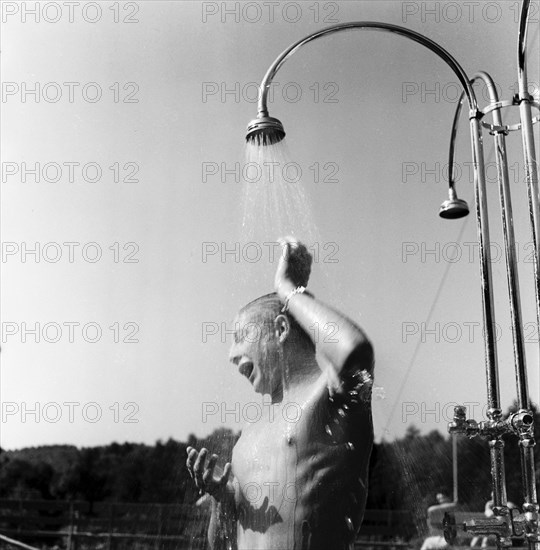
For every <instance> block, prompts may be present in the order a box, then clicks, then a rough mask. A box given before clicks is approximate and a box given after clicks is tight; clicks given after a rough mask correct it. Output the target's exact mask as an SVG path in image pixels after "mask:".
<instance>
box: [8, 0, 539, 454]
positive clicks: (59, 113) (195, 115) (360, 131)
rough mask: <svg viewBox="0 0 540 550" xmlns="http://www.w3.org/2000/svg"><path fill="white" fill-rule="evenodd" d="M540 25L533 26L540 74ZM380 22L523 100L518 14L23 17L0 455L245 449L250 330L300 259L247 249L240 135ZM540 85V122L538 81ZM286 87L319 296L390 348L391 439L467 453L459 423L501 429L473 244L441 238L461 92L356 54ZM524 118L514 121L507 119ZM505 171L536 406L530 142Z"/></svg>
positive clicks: (428, 61) (77, 9)
mask: <svg viewBox="0 0 540 550" xmlns="http://www.w3.org/2000/svg"><path fill="white" fill-rule="evenodd" d="M538 14H539V10H538V3H537V2H536V3H533V7H532V9H531V17H530V30H529V41H528V44H529V46H528V47H529V51H531V52H534V51H538V40H539V39H538V34H539V33H538V27H539V24H538V21H539V18H538ZM362 20H364V21H380V22H386V23H392V24H395V25H401V26H404V27H406V28H408V29H411V30H414V31H417V32H419V33H422V34H424V35H425V36H427V37H429V38H431V39H433V40H435V41H436V42H438V43H439V44H440V45H442V46H443V47H444V48H445V49H447V50H448V51H449V52H450V53H451V54H452V55H453V56H454V57H455V58H456V59H457V60H458V62H459V63H460V64H461V65H462V66H463V68H464V70H465V71H466V73H467V74H468V75H469V76H472V75H473V74H474V73H475V72H476V71H478V70H484V71H487V72H488V73H490V74H491V75H492V77H493V78H494V80H495V82H496V83H497V85H498V87H499V89H500V95H501V99H506V100H508V99H511V97H512V96H513V94H514V93H515V92H516V91H517V88H516V86H517V84H516V80H517V70H516V63H515V58H516V47H517V46H516V43H517V29H518V2H513V1H506V0H503V1H498V2H487V3H480V2H390V1H376V2H375V1H358V2H325V1H320V2H317V1H311V0H308V1H302V2H280V3H277V2H274V3H273V2H264V1H263V2H244V3H240V2H232V1H227V2H192V1H184V0H183V1H169V2H162V1H159V0H157V1H137V2H97V3H96V2H79V3H66V2H64V3H61V2H48V3H37V2H3V3H2V36H1V48H2V58H1V73H2V74H1V76H2V103H1V115H2V117H1V126H0V131H1V138H2V139H1V156H2V166H1V167H2V205H1V209H2V210H1V231H2V264H1V269H2V281H1V291H2V297H1V298H2V299H1V321H2V325H1V328H2V356H1V370H0V382H1V389H0V392H1V393H0V398H1V402H2V410H1V413H2V414H1V422H0V429H1V441H0V444H1V446H2V448H5V449H16V448H21V447H28V446H38V445H45V444H74V445H77V446H93V445H102V444H107V443H110V442H113V441H117V442H123V441H133V442H144V443H149V444H152V443H154V442H155V441H156V440H158V439H162V440H166V439H168V438H169V437H172V438H175V439H179V440H185V439H186V438H187V437H188V435H189V434H191V433H194V434H196V435H198V436H205V435H207V434H209V433H210V432H212V431H213V430H214V429H215V428H218V427H228V428H231V429H234V430H239V429H241V427H242V425H243V424H244V422H245V421H246V420H249V418H250V417H251V416H250V415H252V414H253V411H255V412H256V411H257V410H259V409H260V410H262V408H263V407H265V406H267V403H266V402H264V401H263V402H261V399H260V396H259V395H256V394H254V393H253V391H252V389H251V387H250V385H249V383H248V381H247V380H245V379H244V378H242V377H241V376H240V375H239V374H238V372H237V371H236V369H235V367H234V366H232V365H231V364H230V363H229V362H228V349H229V347H230V345H231V342H232V336H231V330H232V329H233V328H234V325H233V319H234V315H235V313H236V311H237V310H238V309H239V308H240V307H241V306H242V305H244V304H245V303H247V302H248V301H250V300H252V299H254V298H255V297H257V296H259V295H261V294H265V293H267V292H270V291H272V290H273V289H272V281H273V275H274V271H275V268H276V266H277V263H276V257H275V256H273V253H272V251H274V248H273V247H272V246H270V245H268V244H266V245H265V244H264V243H268V242H270V241H275V239H276V238H278V237H279V236H281V235H276V234H271V232H268V234H266V233H265V232H264V231H263V230H262V229H261V227H262V226H257V229H258V230H259V229H260V231H259V234H260V235H259V236H260V240H256V241H249V242H246V241H242V240H241V236H242V227H241V225H242V216H243V212H242V204H243V198H244V192H245V189H244V185H243V183H242V175H243V173H244V172H243V171H244V168H245V151H244V148H245V146H244V135H245V127H246V125H247V123H248V122H249V121H250V120H251V119H253V118H254V117H255V116H256V113H257V109H256V86H257V84H258V83H259V82H260V80H261V79H262V77H263V75H264V73H265V72H266V70H267V68H268V67H269V65H270V64H271V63H272V61H273V60H274V59H275V58H276V57H277V55H278V54H279V53H280V52H281V51H283V50H284V49H285V48H286V47H288V46H289V45H290V44H292V43H293V42H295V41H297V40H299V39H300V38H302V37H304V36H306V35H308V34H310V33H312V32H315V31H316V30H318V29H321V28H324V27H326V26H328V25H330V24H335V23H341V22H346V21H362ZM529 81H530V93H532V94H533V95H534V96H535V97H536V99H537V100H538V96H539V95H538V94H539V92H538V88H539V84H538V83H539V81H540V75H539V70H538V66H537V64H536V63H535V62H534V61H532V60H531V62H530V63H529ZM274 82H275V84H274V89H273V90H274V95H273V96H272V97H271V100H270V103H269V108H270V114H271V115H272V116H276V117H278V118H279V119H280V120H281V121H282V122H283V124H284V126H285V130H286V132H287V138H286V141H287V148H288V156H287V157H283V158H281V159H279V161H278V164H277V165H274V166H276V170H277V171H278V175H279V176H280V177H282V178H283V177H285V178H292V179H294V180H295V183H298V185H301V186H302V187H303V189H304V190H305V193H306V196H307V197H308V199H309V201H310V203H311V208H312V219H311V223H312V225H313V227H316V229H317V234H318V237H317V239H318V240H317V241H316V242H310V243H309V245H310V248H311V250H312V252H313V254H314V256H315V259H314V265H313V275H312V278H311V281H310V285H309V288H310V290H312V292H313V293H314V294H315V295H316V296H317V298H319V299H321V300H322V301H324V302H326V303H329V304H332V305H333V306H335V307H337V308H338V309H339V310H341V311H343V312H344V313H345V314H346V315H348V316H349V317H351V318H352V319H353V320H354V321H355V322H357V323H358V324H360V325H361V326H362V328H363V329H364V330H365V331H366V333H367V334H368V336H369V337H370V339H371V340H372V342H373V345H374V348H375V354H376V375H375V390H374V395H373V416H374V428H375V434H376V437H377V439H378V440H381V439H383V438H384V439H386V440H392V439H393V438H395V437H401V436H402V435H403V434H404V433H405V430H406V429H407V427H408V426H409V425H410V424H415V425H416V427H417V428H419V429H420V430H421V431H422V432H423V433H427V432H429V431H431V430H439V431H441V432H442V433H446V425H447V422H448V421H450V420H451V416H452V410H453V405H454V404H458V403H463V404H468V407H469V415H470V416H471V417H474V418H476V419H477V420H481V419H482V418H483V412H484V410H485V404H486V397H485V395H486V390H485V376H484V354H483V353H484V352H483V338H482V325H481V324H482V310H481V295H480V279H479V264H478V248H477V245H476V242H477V237H476V222H475V220H474V219H473V217H472V216H469V217H468V218H465V219H464V220H456V221H447V220H442V219H441V218H439V216H438V209H439V206H440V204H441V202H442V201H443V200H444V199H445V198H446V197H447V168H448V164H447V163H448V144H449V138H450V130H451V123H452V119H453V116H454V111H455V107H456V102H457V97H458V95H459V88H458V84H457V78H456V77H455V75H454V74H453V73H452V72H451V70H450V69H449V68H448V67H447V66H446V65H445V64H444V63H443V62H442V61H441V60H440V59H438V58H437V56H435V54H433V53H432V52H430V51H428V50H427V49H425V48H423V47H421V46H420V45H419V44H416V43H413V42H412V41H409V40H407V39H405V38H403V37H400V36H395V35H391V34H388V33H378V32H374V31H369V32H357V31H350V32H346V33H338V34H336V35H333V36H331V37H325V38H322V39H320V40H318V41H315V42H313V43H310V44H308V45H306V46H305V47H304V48H302V49H300V50H299V51H298V52H297V53H295V55H293V56H292V57H291V58H290V59H289V60H288V61H287V63H286V64H285V65H284V66H283V67H282V68H281V69H280V71H279V72H278V74H277V76H276V78H275V80H274ZM475 90H476V91H477V94H478V98H479V103H480V105H482V106H484V105H486V99H487V98H486V97H485V95H486V94H485V89H483V87H482V86H481V85H478V86H475ZM465 111H466V110H465ZM518 116H519V115H518V112H517V110H516V109H515V108H514V109H506V110H505V113H504V117H505V119H504V120H505V121H506V122H507V123H515V122H517V121H518ZM467 126H468V124H467V121H466V116H465V115H464V116H463V117H462V119H461V124H460V131H459V134H458V139H457V146H456V153H457V157H456V164H457V166H456V171H457V190H458V194H459V196H460V197H461V198H464V199H465V200H467V201H468V203H469V205H470V207H471V209H472V208H473V204H474V193H473V183H472V178H471V164H470V163H471V152H470V139H469V130H468V129H467ZM535 138H536V143H537V144H538V141H539V139H538V126H535ZM507 147H508V155H509V167H510V178H511V182H512V190H513V201H514V222H515V231H516V240H517V243H518V244H517V250H518V254H519V259H518V269H519V275H520V286H521V292H522V307H523V323H524V334H525V341H526V354H527V362H528V368H529V370H528V372H529V388H530V393H531V400H532V401H533V402H535V403H538V402H539V397H540V396H539V392H540V388H539V387H540V378H539V366H538V365H539V353H538V349H539V346H538V340H539V338H538V337H539V334H538V328H537V326H536V312H535V305H534V303H535V298H534V288H533V275H532V269H533V266H532V245H531V237H530V227H529V219H528V211H527V198H526V190H525V184H524V171H523V160H522V153H521V139H520V136H519V133H517V132H512V133H511V134H510V135H509V136H508V139H507ZM484 148H485V155H486V162H487V179H488V202H489V209H490V210H489V212H490V229H491V232H492V237H491V238H492V241H493V248H492V253H493V258H492V270H493V282H494V293H495V300H494V301H495V307H496V323H497V335H498V354H499V364H500V380H501V402H502V406H503V409H506V408H507V407H508V406H509V405H510V404H511V403H512V401H513V400H514V397H515V394H516V392H515V382H514V372H513V359H512V343H511V330H510V318H509V313H508V299H507V289H506V271H505V264H504V258H503V255H502V242H503V241H502V234H501V222H500V214H499V211H500V208H499V204H498V201H499V199H498V193H497V180H496V168H495V166H494V163H493V161H494V155H493V145H492V142H491V136H490V135H489V133H487V132H485V134H484ZM288 163H290V164H288ZM289 169H290V170H292V171H293V172H288V171H286V170H289ZM284 174H285V176H284ZM291 174H293V175H291ZM295 174H296V175H297V176H298V177H297V178H296V179H295ZM280 229H281V228H280V227H277V228H276V230H278V231H279V230H280ZM298 234H299V237H302V232H301V229H299V231H298ZM32 251H34V252H32ZM258 408H259V409H258Z"/></svg>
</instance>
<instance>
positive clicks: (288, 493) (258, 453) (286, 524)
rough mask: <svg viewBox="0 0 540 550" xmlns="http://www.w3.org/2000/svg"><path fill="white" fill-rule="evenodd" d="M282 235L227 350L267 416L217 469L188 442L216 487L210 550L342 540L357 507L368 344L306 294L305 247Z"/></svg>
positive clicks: (368, 433) (349, 535) (355, 523)
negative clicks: (269, 289)
mask: <svg viewBox="0 0 540 550" xmlns="http://www.w3.org/2000/svg"><path fill="white" fill-rule="evenodd" d="M282 245H283V254H282V256H281V258H280V262H279V265H278V268H277V272H276V276H275V290H276V292H275V293H274V294H269V295H267V296H263V297H261V298H259V299H257V300H255V301H253V302H251V303H250V304H248V305H247V306H245V307H244V308H243V309H242V310H241V311H240V312H239V314H238V316H237V318H236V323H237V325H236V326H237V327H238V330H237V332H236V334H235V341H234V343H233V345H232V348H231V351H230V360H231V362H232V363H233V364H234V365H236V366H237V367H238V370H239V372H240V374H242V375H244V376H246V377H247V378H248V380H249V381H250V383H251V384H252V385H253V388H254V390H255V392H257V393H260V394H268V395H270V397H271V401H272V414H271V415H268V418H261V419H260V420H258V421H257V422H252V423H248V425H247V426H246V427H245V428H244V429H243V430H242V435H241V437H240V439H239V440H238V442H237V444H236V446H235V447H234V450H233V455H232V461H231V462H230V463H228V464H227V465H226V466H225V469H224V470H223V472H220V473H219V474H218V473H217V471H216V470H217V469H216V467H215V465H216V461H217V459H218V457H217V456H216V455H212V456H210V457H208V451H207V450H206V449H202V450H201V451H200V452H198V451H197V450H195V449H193V448H191V447H189V448H188V449H187V453H188V458H187V467H188V469H189V471H190V474H191V475H192V477H193V478H194V480H195V483H196V485H197V487H198V488H199V489H200V491H201V493H202V492H206V493H209V494H210V495H211V496H212V501H213V513H212V519H211V522H210V528H209V539H210V544H211V547H212V548H214V550H217V549H218V548H220V549H221V548H229V549H236V548H238V549H239V550H349V549H351V548H353V541H354V538H355V535H356V532H357V531H358V529H359V527H360V524H361V522H362V517H363V514H364V509H365V503H366V496H367V477H368V463H369V457H370V454H371V448H372V445H373V426H372V419H371V386H372V372H373V350H372V347H371V344H370V342H369V341H368V339H367V338H366V336H365V334H364V333H363V332H362V330H361V329H360V328H359V327H358V326H356V325H355V324H354V323H353V322H352V321H351V320H349V319H348V318H346V317H345V316H343V315H342V314H340V313H339V312H337V311H335V310H334V309H331V308H330V307H328V306H326V305H324V304H322V303H321V302H319V301H318V300H316V299H315V298H314V297H313V296H311V295H310V294H309V293H307V292H303V289H302V288H301V287H304V286H306V285H307V282H308V279H309V274H310V272H311V256H310V254H309V253H308V252H307V249H306V247H305V246H304V245H302V244H299V243H297V242H296V241H294V240H292V239H287V240H284V241H283V242H282ZM310 335H311V336H312V337H313V338H311V337H310ZM254 336H256V337H254ZM316 352H317V353H318V358H319V359H320V363H321V364H319V363H318V362H317V359H316Z"/></svg>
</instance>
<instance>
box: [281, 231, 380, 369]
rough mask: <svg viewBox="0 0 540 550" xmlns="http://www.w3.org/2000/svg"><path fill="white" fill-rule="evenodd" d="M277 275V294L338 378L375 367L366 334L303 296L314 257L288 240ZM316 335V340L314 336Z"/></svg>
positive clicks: (334, 311)
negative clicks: (350, 372)
mask: <svg viewBox="0 0 540 550" xmlns="http://www.w3.org/2000/svg"><path fill="white" fill-rule="evenodd" d="M281 242H282V245H283V254H282V255H281V258H280V262H279V265H278V268H277V271H276V277H275V282H274V286H275V290H276V292H277V294H278V296H279V298H280V299H281V301H282V302H283V304H284V307H285V308H286V310H287V311H288V312H289V313H290V314H291V315H292V316H293V317H294V319H295V320H296V321H297V322H298V324H299V325H300V326H301V327H302V328H303V329H304V331H305V332H306V333H307V334H309V335H310V336H311V337H312V340H313V341H314V343H315V346H316V348H317V351H319V352H320V353H321V354H322V355H323V356H324V357H325V358H326V359H327V360H328V362H329V363H330V365H331V366H332V368H333V371H334V373H333V374H335V375H337V376H338V377H339V376H342V375H344V374H345V372H343V371H344V370H349V369H352V370H358V369H362V370H367V371H368V372H370V371H371V369H372V367H373V348H372V346H371V343H370V342H369V340H368V338H367V336H366V335H365V334H364V332H363V331H362V330H361V329H360V327H358V325H356V324H355V323H354V322H353V321H351V320H350V319H349V318H347V317H345V316H344V315H343V314H341V313H340V312H339V311H336V310H335V309H333V308H331V307H329V306H327V305H326V304H323V303H322V302H319V301H318V300H316V299H315V298H314V297H313V296H311V295H310V294H308V293H306V292H303V291H302V288H303V287H304V286H306V285H307V282H308V279H309V274H310V271H311V260H312V258H311V255H310V254H309V252H308V251H307V249H306V247H305V246H304V245H303V244H301V243H298V242H297V241H294V240H293V239H291V238H287V239H284V240H283V241H281ZM314 334H315V337H313V335H314Z"/></svg>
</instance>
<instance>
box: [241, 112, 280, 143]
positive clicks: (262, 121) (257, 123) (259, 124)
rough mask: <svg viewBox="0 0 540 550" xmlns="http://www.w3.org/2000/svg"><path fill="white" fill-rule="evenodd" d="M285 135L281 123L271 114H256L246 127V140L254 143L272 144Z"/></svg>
mask: <svg viewBox="0 0 540 550" xmlns="http://www.w3.org/2000/svg"><path fill="white" fill-rule="evenodd" d="M284 137H285V130H284V129H283V124H281V122H280V121H279V120H278V119H277V118H273V117H271V116H260V115H259V116H258V117H257V118H256V119H254V120H252V121H251V122H250V123H249V124H248V127H247V131H246V141H247V142H248V143H254V144H256V145H273V144H274V143H278V142H280V141H281V140H282V139H283V138H284Z"/></svg>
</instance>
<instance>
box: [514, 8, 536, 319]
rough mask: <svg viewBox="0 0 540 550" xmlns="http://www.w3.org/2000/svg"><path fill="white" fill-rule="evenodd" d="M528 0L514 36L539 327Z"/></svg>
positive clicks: (534, 156) (534, 162) (534, 160)
mask: <svg viewBox="0 0 540 550" xmlns="http://www.w3.org/2000/svg"><path fill="white" fill-rule="evenodd" d="M529 6H530V0H524V1H523V4H522V8H521V15H520V21H519V38H518V97H519V113H520V119H521V137H522V142H523V161H524V168H525V178H526V181H527V192H528V197H529V216H530V220H531V232H532V239H533V246H534V275H535V290H536V317H537V322H538V326H539V328H540V191H539V189H538V171H537V170H538V165H537V162H536V152H535V148H534V133H533V123H532V113H531V104H530V101H531V98H530V96H529V90H528V81H527V60H526V51H527V17H528V15H529Z"/></svg>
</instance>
